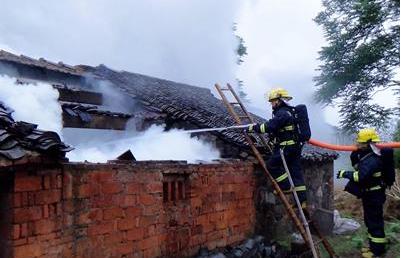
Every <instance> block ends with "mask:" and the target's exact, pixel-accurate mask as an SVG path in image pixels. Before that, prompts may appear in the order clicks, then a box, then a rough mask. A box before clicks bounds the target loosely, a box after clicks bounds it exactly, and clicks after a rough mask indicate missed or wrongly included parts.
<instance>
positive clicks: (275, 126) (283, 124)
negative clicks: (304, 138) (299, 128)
mask: <svg viewBox="0 0 401 258" xmlns="http://www.w3.org/2000/svg"><path fill="white" fill-rule="evenodd" d="M291 110H292V107H290V106H288V105H286V104H285V103H281V105H280V106H279V107H277V108H275V109H273V117H272V119H270V120H268V121H267V122H265V123H262V124H257V125H255V126H254V128H253V129H254V131H256V132H258V133H268V134H269V135H270V137H271V138H273V139H276V143H277V144H279V145H280V146H287V145H294V144H295V143H296V142H297V137H296V136H297V135H296V133H295V132H296V131H295V129H296V128H295V118H294V116H293V114H292V112H291Z"/></svg>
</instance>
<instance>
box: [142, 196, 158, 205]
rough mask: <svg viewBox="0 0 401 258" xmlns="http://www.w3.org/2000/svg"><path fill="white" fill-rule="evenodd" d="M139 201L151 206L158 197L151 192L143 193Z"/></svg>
mask: <svg viewBox="0 0 401 258" xmlns="http://www.w3.org/2000/svg"><path fill="white" fill-rule="evenodd" d="M139 203H141V204H143V205H146V206H150V205H153V204H155V203H156V198H155V197H154V196H152V195H149V194H141V195H139Z"/></svg>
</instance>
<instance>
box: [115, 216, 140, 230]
mask: <svg viewBox="0 0 401 258" xmlns="http://www.w3.org/2000/svg"><path fill="white" fill-rule="evenodd" d="M135 224H136V221H135V220H134V219H132V218H129V219H121V220H119V221H118V229H119V230H127V229H131V228H134V227H135Z"/></svg>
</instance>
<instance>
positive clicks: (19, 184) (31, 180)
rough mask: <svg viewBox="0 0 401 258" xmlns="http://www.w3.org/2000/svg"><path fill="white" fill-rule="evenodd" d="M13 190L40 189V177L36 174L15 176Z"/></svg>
mask: <svg viewBox="0 0 401 258" xmlns="http://www.w3.org/2000/svg"><path fill="white" fill-rule="evenodd" d="M14 189H15V192H27V191H38V190H41V189H42V178H41V177H39V176H37V177H35V176H29V177H18V176H17V177H16V178H15V186H14Z"/></svg>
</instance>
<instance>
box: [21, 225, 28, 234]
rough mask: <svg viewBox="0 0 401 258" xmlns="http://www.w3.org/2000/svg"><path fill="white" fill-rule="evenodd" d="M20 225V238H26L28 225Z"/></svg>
mask: <svg viewBox="0 0 401 258" xmlns="http://www.w3.org/2000/svg"><path fill="white" fill-rule="evenodd" d="M20 225H21V237H27V236H28V224H27V223H22V224H20Z"/></svg>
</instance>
